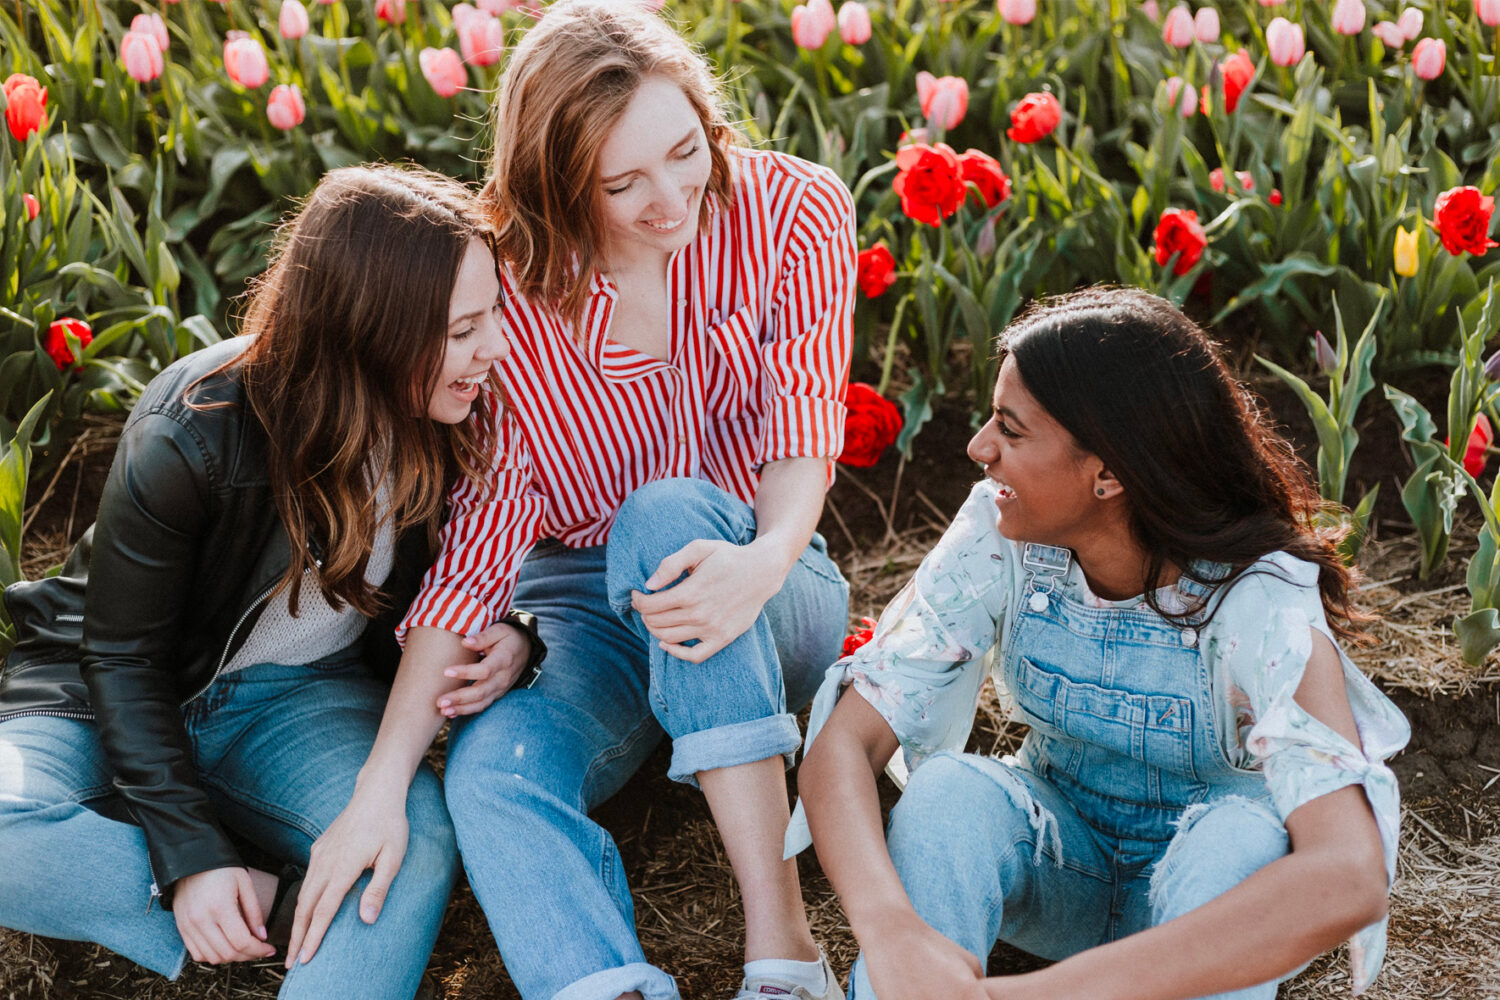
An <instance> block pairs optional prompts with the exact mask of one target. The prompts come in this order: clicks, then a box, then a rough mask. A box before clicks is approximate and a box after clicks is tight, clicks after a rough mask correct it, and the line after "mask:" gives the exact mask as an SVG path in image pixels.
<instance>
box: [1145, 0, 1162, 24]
mask: <svg viewBox="0 0 1500 1000" xmlns="http://www.w3.org/2000/svg"><path fill="white" fill-rule="evenodd" d="M1141 13H1143V14H1145V15H1146V16H1147V17H1149V18H1151V20H1152V21H1160V20H1161V7H1160V6H1159V5H1158V4H1157V2H1156V0H1143V2H1142V3H1141Z"/></svg>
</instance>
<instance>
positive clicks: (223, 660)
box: [183, 580, 281, 705]
mask: <svg viewBox="0 0 1500 1000" xmlns="http://www.w3.org/2000/svg"><path fill="white" fill-rule="evenodd" d="M280 582H281V581H279V580H278V581H276V583H280ZM276 583H272V584H271V585H270V586H268V587H266V589H265V590H262V591H261V592H260V595H259V596H258V597H256V598H255V600H253V601H251V602H250V606H249V607H247V608H246V609H245V610H244V612H243V613H241V614H240V619H239V621H237V622H235V623H234V628H232V629H230V630H229V638H227V639H225V640H224V652H222V653H220V654H219V664H218V666H216V667H214V672H213V676H211V677H209V679H208V683H206V684H204V685H203V686H202V687H200V688H199V689H198V690H197V691H195V692H193V696H192V697H191V698H189V699H188V700H187V701H185V702H183V704H184V705H186V704H187V703H188V702H191V701H196V700H197V699H198V698H200V697H202V695H203V692H205V691H207V690H208V689H209V688H210V687H212V686H213V683H214V681H216V680H218V679H219V675H220V674H221V673H223V672H224V666H225V664H227V663H228V662H229V650H230V649H231V648H232V647H233V646H234V637H235V636H237V635H239V633H240V626H242V625H244V624H245V619H247V618H249V617H250V614H251V612H253V611H254V610H255V609H256V608H258V607H260V606H261V605H262V604H264V603H265V601H266V598H268V597H270V596H271V591H273V590H275V589H276Z"/></svg>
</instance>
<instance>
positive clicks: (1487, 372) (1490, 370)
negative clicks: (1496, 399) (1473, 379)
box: [1484, 351, 1500, 382]
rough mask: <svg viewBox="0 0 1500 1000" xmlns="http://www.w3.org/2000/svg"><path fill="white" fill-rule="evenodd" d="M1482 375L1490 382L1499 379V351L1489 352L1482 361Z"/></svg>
mask: <svg viewBox="0 0 1500 1000" xmlns="http://www.w3.org/2000/svg"><path fill="white" fill-rule="evenodd" d="M1484 377H1485V378H1487V379H1489V380H1490V381H1491V382H1495V381H1500V351H1496V352H1495V353H1494V354H1491V355H1490V357H1489V360H1488V361H1486V362H1485V363H1484Z"/></svg>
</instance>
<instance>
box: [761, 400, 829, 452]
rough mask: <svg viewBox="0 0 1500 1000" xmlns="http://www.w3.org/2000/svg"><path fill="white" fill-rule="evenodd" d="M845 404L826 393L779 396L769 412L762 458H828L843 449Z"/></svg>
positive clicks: (772, 401)
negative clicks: (822, 394) (827, 395)
mask: <svg viewBox="0 0 1500 1000" xmlns="http://www.w3.org/2000/svg"><path fill="white" fill-rule="evenodd" d="M844 413H845V410H844V404H843V403H842V402H840V401H839V400H836V399H828V398H826V397H823V396H776V397H774V398H773V399H772V400H771V405H770V410H769V412H768V413H767V414H766V424H765V426H766V434H765V440H764V441H762V442H761V449H760V462H761V464H762V465H764V464H765V463H767V462H775V461H779V460H780V459H783V458H827V459H829V460H830V465H831V464H832V459H833V457H834V456H836V455H838V454H839V452H841V451H843V450H844Z"/></svg>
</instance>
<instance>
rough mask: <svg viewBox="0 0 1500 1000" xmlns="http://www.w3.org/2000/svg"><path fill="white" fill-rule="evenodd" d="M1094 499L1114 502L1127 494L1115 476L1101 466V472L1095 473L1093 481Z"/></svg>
mask: <svg viewBox="0 0 1500 1000" xmlns="http://www.w3.org/2000/svg"><path fill="white" fill-rule="evenodd" d="M1092 485H1093V489H1094V497H1095V499H1098V500H1112V499H1114V498H1115V497H1117V496H1120V495H1121V494H1123V493H1124V492H1125V487H1123V486H1121V485H1120V481H1119V480H1118V479H1116V478H1115V474H1114V473H1113V472H1110V471H1109V470H1108V469H1106V468H1104V467H1103V466H1100V468H1099V471H1097V472H1095V473H1094V481H1093V484H1092Z"/></svg>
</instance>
